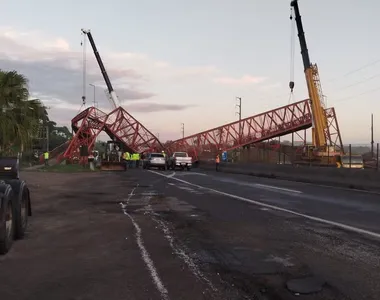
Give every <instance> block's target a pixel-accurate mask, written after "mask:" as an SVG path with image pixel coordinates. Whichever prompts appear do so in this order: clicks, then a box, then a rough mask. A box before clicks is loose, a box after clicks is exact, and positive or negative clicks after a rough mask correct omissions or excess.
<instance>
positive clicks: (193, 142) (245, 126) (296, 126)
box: [51, 99, 343, 160]
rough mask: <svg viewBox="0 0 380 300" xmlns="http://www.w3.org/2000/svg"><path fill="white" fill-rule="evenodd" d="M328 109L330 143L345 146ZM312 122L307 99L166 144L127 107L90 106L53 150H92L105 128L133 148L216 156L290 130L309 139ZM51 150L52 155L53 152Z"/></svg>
mask: <svg viewBox="0 0 380 300" xmlns="http://www.w3.org/2000/svg"><path fill="white" fill-rule="evenodd" d="M325 112H326V116H327V120H328V130H327V141H328V144H330V145H332V146H334V147H335V148H336V149H337V150H338V151H339V150H343V144H342V138H341V135H340V132H339V126H338V122H337V118H336V114H335V110H334V108H328V109H326V110H325ZM311 126H312V115H311V107H310V102H309V100H308V99H307V100H303V101H299V102H295V103H292V104H290V105H287V106H283V107H280V108H277V109H274V110H271V111H267V112H264V113H261V114H259V115H255V116H252V117H248V118H245V119H242V120H241V121H236V122H232V123H229V124H226V125H223V126H220V127H217V128H213V129H211V130H207V131H203V132H200V133H197V134H194V135H191V136H188V137H185V138H183V139H180V140H176V141H174V142H171V143H170V144H169V145H165V146H166V147H164V146H163V145H162V144H161V143H160V142H159V141H158V139H157V138H156V137H155V136H154V135H153V134H152V133H151V132H150V131H149V130H148V129H146V128H145V127H144V126H143V125H142V124H141V123H139V122H138V121H137V120H136V119H135V118H134V117H132V116H131V115H130V114H129V113H128V112H127V111H126V110H125V109H124V108H122V107H118V108H116V109H115V110H113V111H112V112H111V113H109V114H108V115H107V114H106V113H104V112H102V111H100V110H98V109H96V108H94V107H90V108H88V109H86V110H84V111H83V112H81V113H80V114H78V115H77V116H76V117H75V118H74V119H73V120H72V127H73V129H74V131H75V136H74V137H73V139H72V140H71V141H70V143H69V144H68V143H66V144H64V145H62V146H60V147H58V148H56V149H54V150H53V151H52V152H57V153H56V154H58V152H59V151H60V152H62V151H64V149H65V148H66V150H65V152H64V154H63V155H62V158H75V157H77V158H79V157H80V155H79V154H80V153H79V148H80V146H87V147H88V149H89V151H91V150H92V149H93V147H94V144H95V140H96V137H97V136H98V135H99V133H100V132H101V131H105V132H106V133H107V134H108V135H109V136H110V137H111V138H112V139H116V140H119V141H120V142H122V143H123V144H124V145H125V146H126V148H127V149H128V150H129V151H132V152H139V153H142V152H147V151H161V150H163V149H164V148H165V150H166V151H167V152H168V153H173V152H176V151H186V152H188V153H189V155H190V156H192V157H193V159H194V160H198V159H199V158H203V157H208V156H213V155H214V154H215V153H216V152H218V151H228V150H233V149H236V148H240V147H243V146H245V145H250V144H253V143H259V142H262V141H266V140H269V139H273V138H275V137H280V136H284V135H287V134H290V133H294V134H295V135H297V136H298V137H300V138H301V139H306V135H305V136H304V137H302V136H301V134H300V133H299V131H300V130H306V129H308V128H310V127H311ZM305 143H306V141H305ZM63 146H65V147H63ZM274 148H275V146H274ZM52 152H51V157H52V156H53V155H52Z"/></svg>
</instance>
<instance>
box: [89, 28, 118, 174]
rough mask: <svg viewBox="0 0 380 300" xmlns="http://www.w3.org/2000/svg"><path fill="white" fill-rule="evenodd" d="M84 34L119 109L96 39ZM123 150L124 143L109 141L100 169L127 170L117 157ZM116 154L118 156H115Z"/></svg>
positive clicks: (113, 106) (113, 139) (111, 96)
mask: <svg viewBox="0 0 380 300" xmlns="http://www.w3.org/2000/svg"><path fill="white" fill-rule="evenodd" d="M82 33H83V34H84V35H86V36H87V37H88V40H89V41H90V44H91V47H92V50H93V52H94V55H95V58H96V61H97V62H98V65H99V68H100V71H101V73H102V75H103V79H104V81H105V83H106V85H107V89H108V94H109V100H110V103H111V106H112V109H115V108H116V107H117V105H116V103H118V101H119V100H118V98H117V95H116V93H115V90H114V89H113V86H112V83H111V80H110V78H109V77H108V74H107V71H106V68H105V67H104V64H103V61H102V58H101V57H100V54H99V51H98V49H97V47H96V44H95V41H94V38H93V37H92V34H91V31H90V30H85V29H82ZM122 148H123V147H122V143H120V142H118V141H115V138H114V137H112V140H109V141H107V144H106V151H105V155H104V159H102V161H101V165H100V169H101V170H107V171H110V170H113V171H118V170H125V163H124V162H123V160H120V159H119V158H118V157H117V153H118V152H119V151H122ZM115 153H116V155H115ZM115 157H116V158H115Z"/></svg>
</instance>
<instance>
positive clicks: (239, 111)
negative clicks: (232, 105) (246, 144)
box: [236, 97, 242, 139]
mask: <svg viewBox="0 0 380 300" xmlns="http://www.w3.org/2000/svg"><path fill="white" fill-rule="evenodd" d="M236 99H237V100H239V103H238V104H236V107H238V108H239V110H238V112H237V114H238V116H239V138H240V139H241V137H242V136H241V135H242V132H241V131H242V130H241V129H242V127H241V97H236Z"/></svg>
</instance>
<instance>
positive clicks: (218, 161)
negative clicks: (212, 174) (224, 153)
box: [215, 154, 220, 172]
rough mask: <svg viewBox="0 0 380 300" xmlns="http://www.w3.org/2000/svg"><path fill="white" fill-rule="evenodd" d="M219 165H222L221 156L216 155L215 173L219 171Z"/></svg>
mask: <svg viewBox="0 0 380 300" xmlns="http://www.w3.org/2000/svg"><path fill="white" fill-rule="evenodd" d="M219 164H220V156H219V154H217V155H216V158H215V171H217V172H218V171H219Z"/></svg>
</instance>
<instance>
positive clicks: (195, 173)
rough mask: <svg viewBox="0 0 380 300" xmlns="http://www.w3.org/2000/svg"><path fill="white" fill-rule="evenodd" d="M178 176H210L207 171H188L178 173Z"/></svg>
mask: <svg viewBox="0 0 380 300" xmlns="http://www.w3.org/2000/svg"><path fill="white" fill-rule="evenodd" d="M176 175H178V176H188V175H200V176H208V175H207V174H205V173H198V172H186V173H177V174H176Z"/></svg>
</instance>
